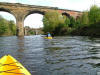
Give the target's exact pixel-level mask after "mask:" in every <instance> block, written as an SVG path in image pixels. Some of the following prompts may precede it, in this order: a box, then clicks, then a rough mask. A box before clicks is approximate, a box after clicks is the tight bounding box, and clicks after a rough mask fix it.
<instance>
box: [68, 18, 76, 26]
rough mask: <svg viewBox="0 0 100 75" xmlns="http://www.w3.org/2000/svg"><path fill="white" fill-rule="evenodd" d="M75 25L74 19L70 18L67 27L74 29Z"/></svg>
mask: <svg viewBox="0 0 100 75" xmlns="http://www.w3.org/2000/svg"><path fill="white" fill-rule="evenodd" d="M74 25H75V18H74V17H72V16H71V17H70V24H69V27H74Z"/></svg>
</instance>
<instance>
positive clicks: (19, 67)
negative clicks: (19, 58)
mask: <svg viewBox="0 0 100 75" xmlns="http://www.w3.org/2000/svg"><path fill="white" fill-rule="evenodd" d="M14 63H18V62H14ZM14 63H9V64H2V63H0V67H2V66H6V65H8V66H15V67H17V68H14V69H10V70H6V71H0V73H3V72H5V73H13V74H18V75H25V74H24V73H16V72H10V71H14V70H16V69H23V68H22V67H21V66H16V65H13V64H14Z"/></svg>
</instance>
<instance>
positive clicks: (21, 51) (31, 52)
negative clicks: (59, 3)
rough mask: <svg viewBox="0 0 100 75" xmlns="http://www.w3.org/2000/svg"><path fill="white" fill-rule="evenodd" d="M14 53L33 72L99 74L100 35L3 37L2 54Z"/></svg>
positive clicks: (45, 74)
mask: <svg viewBox="0 0 100 75" xmlns="http://www.w3.org/2000/svg"><path fill="white" fill-rule="evenodd" d="M5 54H11V55H12V56H13V57H15V58H16V59H17V60H18V61H19V62H21V63H22V64H23V65H24V66H25V67H26V68H27V69H28V70H29V71H30V72H31V74H32V75H97V74H98V73H100V38H90V37H85V36H63V37H60V36H59V37H54V38H53V39H52V40H47V39H44V38H43V37H42V36H40V35H37V36H25V37H24V38H18V37H16V36H12V37H0V57H2V56H4V55H5Z"/></svg>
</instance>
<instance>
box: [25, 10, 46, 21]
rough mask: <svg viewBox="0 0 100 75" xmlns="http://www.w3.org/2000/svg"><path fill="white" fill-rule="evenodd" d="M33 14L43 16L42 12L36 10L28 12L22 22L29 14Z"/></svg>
mask: <svg viewBox="0 0 100 75" xmlns="http://www.w3.org/2000/svg"><path fill="white" fill-rule="evenodd" d="M34 13H38V14H41V15H44V14H45V12H43V11H38V10H34V11H29V12H28V13H27V14H26V15H25V17H24V20H25V18H26V17H27V16H29V15H31V14H34Z"/></svg>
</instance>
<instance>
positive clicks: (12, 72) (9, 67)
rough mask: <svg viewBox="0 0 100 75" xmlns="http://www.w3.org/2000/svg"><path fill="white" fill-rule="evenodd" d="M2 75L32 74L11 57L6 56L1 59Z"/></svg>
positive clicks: (0, 72) (0, 73)
mask: <svg viewBox="0 0 100 75" xmlns="http://www.w3.org/2000/svg"><path fill="white" fill-rule="evenodd" d="M0 75H31V74H30V73H29V72H28V70H27V69H25V68H24V67H23V66H22V65H21V64H20V63H19V62H18V61H17V60H16V59H15V58H13V57H12V56H11V55H5V56H3V57H2V58H1V59H0Z"/></svg>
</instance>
